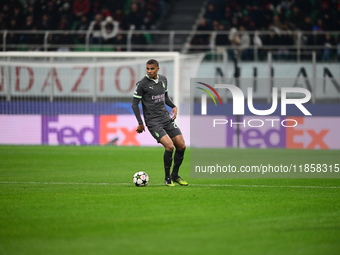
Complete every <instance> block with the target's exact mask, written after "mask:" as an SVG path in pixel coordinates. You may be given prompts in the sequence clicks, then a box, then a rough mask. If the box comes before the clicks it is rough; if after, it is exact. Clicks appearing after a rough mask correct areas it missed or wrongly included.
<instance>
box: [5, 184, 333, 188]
mask: <svg viewBox="0 0 340 255" xmlns="http://www.w3.org/2000/svg"><path fill="white" fill-rule="evenodd" d="M0 184H38V185H102V186H105V185H113V186H120V185H133V184H132V183H114V182H112V183H105V182H94V183H90V182H0ZM149 185H150V186H163V185H164V184H157V183H156V184H149ZM189 186H197V187H244V188H306V189H340V187H323V186H294V185H292V186H271V185H236V184H189Z"/></svg>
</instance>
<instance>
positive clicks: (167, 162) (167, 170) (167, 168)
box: [163, 150, 176, 178]
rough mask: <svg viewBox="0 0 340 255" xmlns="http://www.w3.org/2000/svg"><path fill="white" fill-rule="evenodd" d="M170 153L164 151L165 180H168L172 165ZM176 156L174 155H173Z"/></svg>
mask: <svg viewBox="0 0 340 255" xmlns="http://www.w3.org/2000/svg"><path fill="white" fill-rule="evenodd" d="M172 153H173V152H172V151H167V150H165V152H164V157H163V159H164V170H165V178H170V169H171V164H172ZM175 155H176V154H175Z"/></svg>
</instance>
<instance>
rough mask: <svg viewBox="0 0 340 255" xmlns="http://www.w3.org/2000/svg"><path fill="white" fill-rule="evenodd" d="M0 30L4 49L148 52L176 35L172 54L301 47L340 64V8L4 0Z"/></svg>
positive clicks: (172, 0)
mask: <svg viewBox="0 0 340 255" xmlns="http://www.w3.org/2000/svg"><path fill="white" fill-rule="evenodd" d="M202 10H203V12H202ZM107 18H108V20H111V19H112V22H111V21H110V22H111V24H110V25H109V24H107ZM91 24H92V25H91ZM95 24H96V25H95ZM117 24H118V25H119V29H118V32H117ZM0 30H1V31H2V32H1V33H2V36H0V45H1V46H0V47H1V50H37V51H38V50H62V51H66V50H118V51H120V50H128V51H131V50H150V49H156V48H157V47H155V45H156V46H157V45H164V46H166V44H167V43H169V38H170V37H169V33H170V32H167V31H176V35H175V36H174V38H173V42H171V43H173V44H174V45H180V47H177V48H176V47H170V50H173V49H174V50H182V48H183V47H184V45H185V43H187V44H189V46H190V47H191V48H192V49H195V50H196V51H207V50H210V49H211V48H216V47H223V46H227V47H229V48H230V49H233V48H235V49H238V51H239V53H240V56H241V58H242V59H243V60H248V59H249V60H250V59H254V50H253V49H251V48H252V47H254V46H256V47H257V46H258V47H259V57H260V59H261V56H262V58H264V56H266V52H267V51H268V50H271V48H273V47H275V48H276V50H277V52H276V54H275V55H274V57H275V58H276V59H278V60H279V59H289V58H290V55H291V53H294V52H295V51H296V49H294V48H295V46H296V45H297V44H299V45H300V46H306V47H304V48H306V49H307V50H309V51H310V50H316V51H317V58H318V60H323V61H328V60H329V59H332V58H333V59H334V58H337V59H339V57H340V50H338V49H337V48H339V45H340V37H339V33H336V31H340V1H335V0H323V1H321V0H320V1H319V0H295V1H292V0H282V1H280V0H276V1H248V0H244V1H234V0H210V1H203V0H199V1H194V0H182V1H178V0H126V1H118V0H105V1H104V0H94V1H89V0H3V1H1V3H0ZM139 30H140V31H139ZM5 31H6V32H5ZM46 31H48V33H46ZM55 31H58V32H55ZM63 31H64V32H63ZM66 31H72V32H71V33H69V32H66ZM102 31H104V32H103V33H106V34H110V39H109V40H108V39H107V36H104V37H105V38H106V39H105V38H104V37H103V34H102ZM134 31H139V32H134ZM152 31H155V32H152ZM157 31H163V34H162V33H158V34H157ZM181 31H186V33H181ZM188 31H191V32H190V33H189V34H188V33H187V32H188ZM255 31H256V32H257V31H260V33H259V34H256V33H255ZM299 31H303V32H304V34H303V35H301V37H299V38H298V36H297V32H299ZM327 31H330V32H327ZM332 31H333V32H332ZM4 40H5V41H4ZM129 43H130V44H131V45H130V46H129V45H128V44H129ZM44 44H45V45H44ZM47 44H49V45H47ZM85 44H87V46H86V47H87V48H86V47H84V45H85ZM51 45H53V46H51ZM72 45H77V46H72ZM79 45H81V46H79ZM98 45H100V47H98ZM148 45H149V47H147V46H148ZM151 45H152V46H151ZM102 46H104V47H102ZM157 49H158V50H169V49H166V48H164V47H163V48H157ZM303 50H304V49H303ZM303 50H302V51H303Z"/></svg>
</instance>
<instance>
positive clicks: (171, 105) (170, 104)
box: [165, 92, 177, 121]
mask: <svg viewBox="0 0 340 255" xmlns="http://www.w3.org/2000/svg"><path fill="white" fill-rule="evenodd" d="M165 103H166V105H168V106H170V107H171V108H172V111H171V113H170V115H172V117H171V119H172V121H174V120H175V119H176V118H177V107H176V105H175V104H174V103H173V102H172V101H171V99H170V97H169V95H168V92H165Z"/></svg>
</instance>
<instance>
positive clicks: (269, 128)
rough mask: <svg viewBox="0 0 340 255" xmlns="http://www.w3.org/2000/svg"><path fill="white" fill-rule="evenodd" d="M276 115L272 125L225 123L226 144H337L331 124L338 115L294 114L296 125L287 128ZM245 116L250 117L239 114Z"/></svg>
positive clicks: (301, 146)
mask: <svg viewBox="0 0 340 255" xmlns="http://www.w3.org/2000/svg"><path fill="white" fill-rule="evenodd" d="M259 118H261V117H259ZM262 118H265V117H262ZM276 118H277V120H278V121H277V122H275V123H274V125H269V124H268V123H266V124H265V125H264V126H263V127H261V128H260V129H259V128H254V127H249V126H239V127H236V126H226V145H227V146H228V147H235V146H236V145H238V144H239V146H240V147H241V148H274V147H276V148H287V149H330V148H336V147H338V146H339V142H340V137H339V135H338V133H337V131H336V128H333V127H334V126H337V125H339V119H338V118H332V117H329V118H325V117H313V118H309V117H294V119H295V121H296V122H297V123H298V125H296V126H294V127H291V128H285V127H283V126H282V125H280V121H282V120H283V119H284V117H276ZM232 119H234V120H235V117H232V118H229V119H228V120H229V121H231V120H232ZM249 119H250V117H242V119H241V120H242V121H244V122H246V121H249ZM322 123H323V124H322ZM325 123H327V125H325ZM237 128H238V129H237ZM238 133H239V136H238V135H237V134H238Z"/></svg>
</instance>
